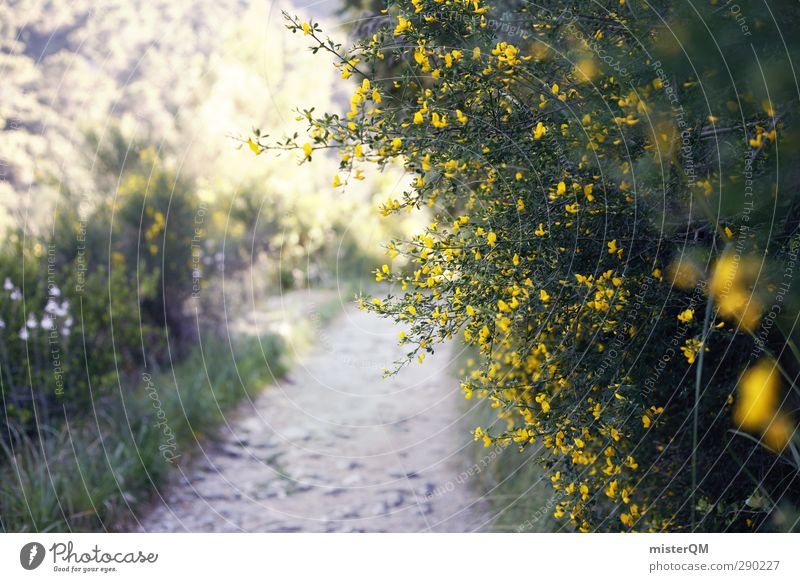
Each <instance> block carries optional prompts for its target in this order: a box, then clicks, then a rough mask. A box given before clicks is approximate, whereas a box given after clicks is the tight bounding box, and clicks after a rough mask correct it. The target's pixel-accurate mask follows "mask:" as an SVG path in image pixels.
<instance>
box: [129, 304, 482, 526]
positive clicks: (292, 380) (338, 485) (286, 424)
mask: <svg viewBox="0 0 800 582" xmlns="http://www.w3.org/2000/svg"><path fill="white" fill-rule="evenodd" d="M397 334H398V328H397V327H395V326H394V325H393V324H392V323H390V322H387V321H385V320H381V319H379V318H377V317H374V316H372V315H368V314H365V313H362V312H360V311H357V310H356V309H354V308H352V307H348V308H347V309H346V310H345V311H344V313H342V314H341V315H340V316H339V317H338V318H337V319H336V320H334V322H333V323H332V324H331V325H330V326H328V327H327V328H326V329H324V330H320V333H319V337H318V343H317V346H316V348H314V349H313V351H311V352H310V353H309V354H308V355H307V356H306V357H304V358H303V359H302V361H301V362H300V363H299V364H298V365H297V366H296V368H295V369H294V371H293V372H292V373H291V374H290V375H289V376H288V377H287V378H286V379H285V380H283V381H281V382H280V383H279V384H278V385H274V386H270V387H268V388H267V389H266V390H265V391H264V393H263V394H262V395H261V396H260V397H259V398H258V399H257V400H256V401H255V402H254V403H253V405H251V406H249V407H248V408H246V409H244V410H243V411H240V413H239V414H238V415H237V418H236V419H235V420H232V421H231V423H230V426H229V428H228V429H226V431H225V432H224V433H223V442H222V444H220V445H219V446H216V447H215V448H214V450H211V451H209V450H206V451H204V453H205V458H203V459H202V462H199V463H198V462H195V463H194V465H193V466H192V468H191V469H188V470H187V471H188V472H187V473H186V477H185V478H184V482H183V483H182V484H181V485H179V486H175V487H174V488H172V489H171V490H170V491H167V492H166V494H165V496H164V497H165V500H166V503H165V504H161V505H160V506H159V507H157V508H155V509H154V510H153V511H152V513H150V515H148V516H147V517H146V518H145V519H144V520H143V521H142V527H143V529H144V530H146V531H267V532H287V531H312V532H319V531H321V532H329V531H393V532H417V531H470V530H472V529H474V528H476V527H478V524H480V523H482V522H483V519H481V515H480V513H481V512H480V507H479V504H473V503H472V500H471V497H470V492H469V491H468V486H467V484H466V483H461V482H460V481H461V480H459V478H458V475H459V474H460V473H461V472H462V471H466V470H469V467H470V464H471V461H470V460H469V458H468V454H466V453H465V451H464V450H462V449H463V448H464V446H465V445H466V444H467V440H468V439H469V433H468V431H467V428H466V427H465V426H464V424H463V423H461V421H460V420H459V412H458V410H459V398H460V396H459V395H458V394H457V383H456V382H455V381H454V380H453V378H452V375H451V374H450V373H448V371H447V369H446V368H447V365H448V363H449V356H450V353H451V352H450V350H449V349H447V348H445V349H441V350H439V351H437V353H436V355H435V356H434V357H429V358H428V360H426V362H425V364H424V365H422V366H420V365H417V364H414V365H413V366H409V367H407V368H405V369H404V370H403V371H402V372H401V373H400V375H399V376H395V377H393V378H392V379H388V380H383V379H381V375H382V374H381V371H382V369H383V368H384V367H386V366H389V365H390V364H391V362H392V361H393V360H395V359H396V358H397V357H399V356H400V355H401V353H402V351H401V350H400V348H398V346H397Z"/></svg>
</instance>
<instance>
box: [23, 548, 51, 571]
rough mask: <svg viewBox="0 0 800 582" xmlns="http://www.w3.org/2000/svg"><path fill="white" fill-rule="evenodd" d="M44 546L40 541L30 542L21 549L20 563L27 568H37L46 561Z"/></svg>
mask: <svg viewBox="0 0 800 582" xmlns="http://www.w3.org/2000/svg"><path fill="white" fill-rule="evenodd" d="M44 554H45V550H44V546H43V545H42V544H40V543H39V542H29V543H27V544H25V545H24V546H22V549H21V550H20V551H19V563H20V564H21V565H22V567H23V568H25V569H26V570H35V569H36V568H38V567H39V566H41V565H42V562H43V561H44Z"/></svg>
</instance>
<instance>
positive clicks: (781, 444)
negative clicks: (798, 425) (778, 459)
mask: <svg viewBox="0 0 800 582" xmlns="http://www.w3.org/2000/svg"><path fill="white" fill-rule="evenodd" d="M794 431H795V426H794V423H793V422H792V420H791V419H790V418H789V417H788V415H786V414H778V415H777V416H775V418H773V419H772V422H771V423H769V426H768V427H767V429H766V430H765V431H764V434H763V435H762V436H761V440H762V441H763V442H764V444H765V445H767V446H768V447H769V448H771V449H772V450H773V451H777V452H779V453H780V452H781V451H783V449H785V448H786V445H788V444H789V441H790V440H791V438H792V435H793V434H794Z"/></svg>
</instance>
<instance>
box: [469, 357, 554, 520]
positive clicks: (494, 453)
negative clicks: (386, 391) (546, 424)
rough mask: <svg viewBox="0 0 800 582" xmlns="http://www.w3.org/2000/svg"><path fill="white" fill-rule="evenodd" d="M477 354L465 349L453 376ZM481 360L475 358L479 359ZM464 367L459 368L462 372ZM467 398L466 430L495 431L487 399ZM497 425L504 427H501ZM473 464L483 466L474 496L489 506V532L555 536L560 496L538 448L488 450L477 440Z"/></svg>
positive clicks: (493, 414)
mask: <svg viewBox="0 0 800 582" xmlns="http://www.w3.org/2000/svg"><path fill="white" fill-rule="evenodd" d="M470 357H475V354H474V353H473V352H471V351H470V350H469V349H463V350H461V356H460V357H459V359H458V361H456V362H455V365H454V369H453V373H454V374H455V373H456V372H457V371H458V376H459V377H461V376H462V375H463V373H464V368H465V365H466V361H467V360H468V359H469V358H470ZM476 359H477V358H476ZM459 369H460V370H459ZM474 398H475V397H473V400H465V401H464V402H465V407H467V406H468V407H469V410H470V412H469V414H468V415H467V421H466V423H465V426H464V429H465V430H471V429H473V428H474V427H476V426H481V427H484V428H486V427H492V425H493V423H495V422H498V423H499V421H497V410H495V409H493V408H491V407H490V406H489V403H488V402H487V401H485V400H484V401H478V402H476V401H475V399H474ZM496 426H500V424H497V425H496ZM470 454H471V455H472V458H473V460H474V463H475V466H476V467H480V468H481V471H480V472H478V473H477V474H476V475H475V476H474V477H473V478H472V479H471V481H470V485H471V487H472V490H473V492H474V495H475V496H477V497H480V498H481V499H484V500H486V501H487V502H488V504H489V508H488V511H489V514H490V515H491V521H490V522H489V523H488V524H487V525H486V528H485V529H487V530H489V531H496V532H551V531H555V530H556V529H557V528H558V527H559V524H558V523H557V522H556V520H555V519H554V518H553V510H554V509H555V505H556V503H558V501H559V498H558V492H556V491H554V490H553V489H552V487H550V483H549V480H548V479H547V477H546V476H545V473H544V471H543V470H542V468H541V466H540V465H539V462H538V457H539V455H541V454H542V452H541V451H540V450H539V448H538V447H528V448H526V449H525V450H524V451H523V452H520V450H519V448H518V447H517V446H516V445H511V446H508V447H505V448H498V447H491V448H488V449H487V448H485V447H484V446H483V445H482V444H481V443H480V442H476V443H475V444H474V445H473V447H472V448H471V450H470Z"/></svg>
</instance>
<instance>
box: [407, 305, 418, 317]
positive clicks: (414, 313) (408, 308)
mask: <svg viewBox="0 0 800 582" xmlns="http://www.w3.org/2000/svg"><path fill="white" fill-rule="evenodd" d="M406 310H407V311H408V312H409V313H410V314H411V315H416V314H417V308H416V307H414V306H413V305H409V306H408V307H407V309H406Z"/></svg>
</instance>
